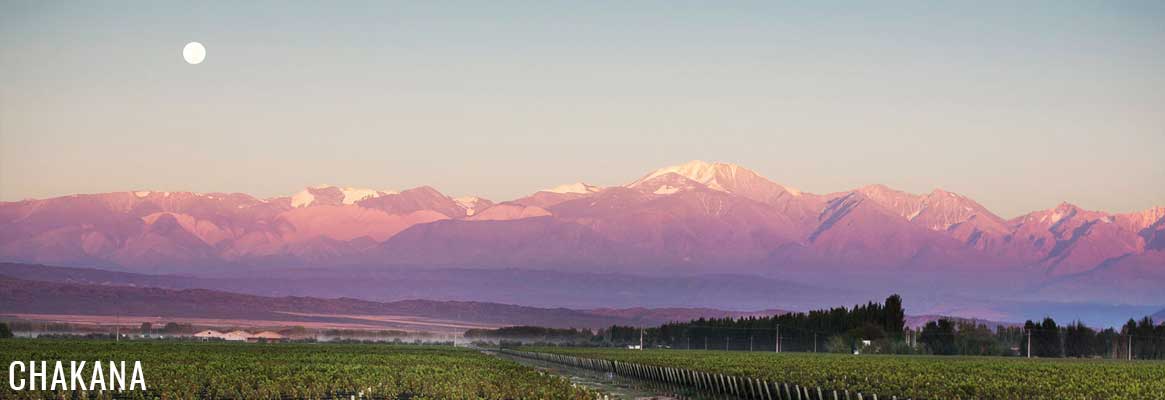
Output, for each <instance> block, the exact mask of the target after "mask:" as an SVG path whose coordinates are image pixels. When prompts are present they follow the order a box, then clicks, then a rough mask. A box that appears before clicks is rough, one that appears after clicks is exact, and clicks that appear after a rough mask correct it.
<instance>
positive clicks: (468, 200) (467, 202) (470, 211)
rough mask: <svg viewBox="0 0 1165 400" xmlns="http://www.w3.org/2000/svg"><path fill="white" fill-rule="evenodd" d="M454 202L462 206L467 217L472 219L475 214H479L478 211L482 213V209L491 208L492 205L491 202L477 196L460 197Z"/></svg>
mask: <svg viewBox="0 0 1165 400" xmlns="http://www.w3.org/2000/svg"><path fill="white" fill-rule="evenodd" d="M453 201H454V202H456V203H457V205H459V206H461V208H464V209H465V216H467V217H472V216H473V215H474V214H477V212H478V211H481V210H480V209H482V208H483V206H484V207H489V206H490V204H492V203H490V202H489V200H486V199H483V198H480V197H477V196H464V197H458V198H455V199H453Z"/></svg>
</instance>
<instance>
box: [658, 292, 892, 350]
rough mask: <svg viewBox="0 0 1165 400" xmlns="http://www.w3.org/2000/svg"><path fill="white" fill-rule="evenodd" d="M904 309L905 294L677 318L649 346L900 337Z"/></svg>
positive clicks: (815, 344) (763, 346)
mask: <svg viewBox="0 0 1165 400" xmlns="http://www.w3.org/2000/svg"><path fill="white" fill-rule="evenodd" d="M905 325H906V312H905V310H904V309H903V308H902V298H901V297H900V296H898V295H893V296H890V297H889V298H887V299H886V301H885V302H884V303H875V302H869V303H867V304H859V305H855V306H854V307H852V308H845V307H836V308H831V309H825V310H813V311H809V312H807V313H804V312H796V313H786V314H781V315H774V316H768V317H744V318H710V319H705V318H701V319H697V320H694V321H689V322H674V323H668V324H664V325H662V326H660V327H659V328H658V330H657V331H655V332H650V333H651V335H650V336H651V340H650V341H648V344H649V345H662V346H667V347H672V348H692V349H705V348H706V349H710V350H711V349H718V350H724V349H728V350H758V351H759V350H766V351H773V350H775V349H776V347H777V334H778V332H779V333H780V346H781V351H814V350H820V351H825V350H827V349H826V347H827V346H828V340H829V339H830V338H833V337H844V338H846V340H843V344H844V347H847V348H848V347H852V345H853V343H852V342H853V341H854V340H856V339H865V340H892V341H897V340H900V339H901V338H902V335H903V328H904V326H905Z"/></svg>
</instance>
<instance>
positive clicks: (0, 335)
mask: <svg viewBox="0 0 1165 400" xmlns="http://www.w3.org/2000/svg"><path fill="white" fill-rule="evenodd" d="M10 337H12V329H10V328H8V324H7V323H4V322H0V339H7V338H10Z"/></svg>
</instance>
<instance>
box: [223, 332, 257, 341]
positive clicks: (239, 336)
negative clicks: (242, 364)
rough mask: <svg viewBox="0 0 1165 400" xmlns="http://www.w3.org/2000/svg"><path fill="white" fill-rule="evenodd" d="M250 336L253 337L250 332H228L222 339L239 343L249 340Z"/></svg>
mask: <svg viewBox="0 0 1165 400" xmlns="http://www.w3.org/2000/svg"><path fill="white" fill-rule="evenodd" d="M252 336H254V335H252V334H251V333H250V332H247V331H230V332H227V333H224V334H223V335H222V338H223V340H229V341H233V342H241V341H244V340H248V339H250V338H251V337H252Z"/></svg>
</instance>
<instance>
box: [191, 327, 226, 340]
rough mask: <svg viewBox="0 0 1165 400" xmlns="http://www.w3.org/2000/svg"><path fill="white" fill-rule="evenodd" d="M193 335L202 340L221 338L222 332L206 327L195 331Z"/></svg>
mask: <svg viewBox="0 0 1165 400" xmlns="http://www.w3.org/2000/svg"><path fill="white" fill-rule="evenodd" d="M194 337H196V338H199V339H202V340H211V339H222V338H223V333H222V332H219V331H216V330H213V329H207V330H205V331H202V332H198V333H195V334H194Z"/></svg>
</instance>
